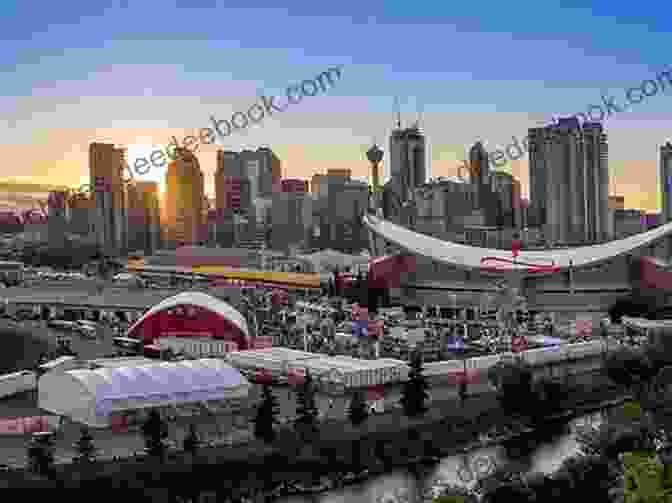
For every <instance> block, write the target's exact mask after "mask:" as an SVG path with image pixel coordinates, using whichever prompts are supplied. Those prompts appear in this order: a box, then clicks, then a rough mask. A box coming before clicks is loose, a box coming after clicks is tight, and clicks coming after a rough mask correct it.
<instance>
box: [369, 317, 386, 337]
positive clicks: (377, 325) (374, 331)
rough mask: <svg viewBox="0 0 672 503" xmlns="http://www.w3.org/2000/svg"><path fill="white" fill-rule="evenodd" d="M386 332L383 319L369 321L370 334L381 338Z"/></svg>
mask: <svg viewBox="0 0 672 503" xmlns="http://www.w3.org/2000/svg"><path fill="white" fill-rule="evenodd" d="M384 333H385V322H384V321H383V320H371V321H369V335H370V336H371V337H375V338H377V339H380V338H381V337H382V336H383V334H384Z"/></svg>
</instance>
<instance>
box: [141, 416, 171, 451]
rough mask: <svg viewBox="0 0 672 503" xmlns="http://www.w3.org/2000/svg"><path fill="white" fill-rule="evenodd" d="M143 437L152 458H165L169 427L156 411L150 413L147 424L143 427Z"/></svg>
mask: <svg viewBox="0 0 672 503" xmlns="http://www.w3.org/2000/svg"><path fill="white" fill-rule="evenodd" d="M142 435H143V437H145V449H146V451H147V453H148V454H149V455H150V456H156V457H159V458H163V457H164V455H165V453H166V447H167V446H166V438H168V425H167V424H166V422H165V421H164V420H163V419H161V416H160V415H159V413H158V412H157V411H156V410H152V411H151V412H150V413H149V417H148V418H147V421H146V422H145V424H143V425H142Z"/></svg>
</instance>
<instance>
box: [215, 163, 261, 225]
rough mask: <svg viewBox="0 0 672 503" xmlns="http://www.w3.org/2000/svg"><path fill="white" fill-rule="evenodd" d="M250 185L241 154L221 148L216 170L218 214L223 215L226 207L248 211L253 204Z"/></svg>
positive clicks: (216, 206)
mask: <svg viewBox="0 0 672 503" xmlns="http://www.w3.org/2000/svg"><path fill="white" fill-rule="evenodd" d="M250 185H251V184H250V180H249V178H248V176H247V172H246V170H245V165H244V163H243V158H242V157H241V155H240V154H239V153H238V152H233V151H222V150H219V151H218V152H217V170H216V171H215V209H217V210H218V211H219V213H218V214H219V215H222V214H223V213H224V210H226V209H235V210H236V211H238V212H240V213H247V212H248V211H249V208H250V205H251V204H252V200H251V198H252V194H251V187H250ZM232 192H233V193H232Z"/></svg>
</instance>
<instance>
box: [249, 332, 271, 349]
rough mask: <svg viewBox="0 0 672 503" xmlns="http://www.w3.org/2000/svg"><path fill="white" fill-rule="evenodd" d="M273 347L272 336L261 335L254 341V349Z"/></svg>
mask: <svg viewBox="0 0 672 503" xmlns="http://www.w3.org/2000/svg"><path fill="white" fill-rule="evenodd" d="M272 347H273V337H272V336H270V335H260V336H258V337H255V338H254V339H253V341H252V349H267V348H272Z"/></svg>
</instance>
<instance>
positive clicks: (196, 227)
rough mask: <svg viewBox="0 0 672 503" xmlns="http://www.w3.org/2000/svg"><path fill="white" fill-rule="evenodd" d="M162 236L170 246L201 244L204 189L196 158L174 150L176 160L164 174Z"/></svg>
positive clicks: (203, 227) (181, 150)
mask: <svg viewBox="0 0 672 503" xmlns="http://www.w3.org/2000/svg"><path fill="white" fill-rule="evenodd" d="M165 201H166V203H165V204H166V211H165V214H166V232H167V238H168V241H169V242H171V244H173V245H175V244H177V245H181V244H187V245H189V244H197V243H199V242H201V241H203V240H205V238H206V237H205V236H202V234H203V231H204V229H206V221H205V218H206V214H205V207H204V206H205V205H204V201H205V187H204V178H203V172H202V171H201V168H200V164H199V162H198V159H197V158H196V156H195V155H194V154H193V153H192V152H191V151H189V150H187V149H185V148H179V149H176V159H175V160H174V161H171V162H170V163H169V164H168V172H167V173H166V197H165Z"/></svg>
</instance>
